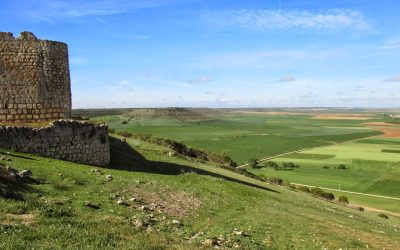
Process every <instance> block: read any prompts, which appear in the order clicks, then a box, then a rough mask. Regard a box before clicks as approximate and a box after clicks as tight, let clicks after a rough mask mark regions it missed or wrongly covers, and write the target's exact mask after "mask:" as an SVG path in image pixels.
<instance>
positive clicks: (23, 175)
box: [17, 170, 32, 179]
mask: <svg viewBox="0 0 400 250" xmlns="http://www.w3.org/2000/svg"><path fill="white" fill-rule="evenodd" d="M17 176H19V177H20V178H22V179H25V178H31V177H32V171H31V170H22V171H20V172H19V173H17Z"/></svg>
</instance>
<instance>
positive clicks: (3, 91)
mask: <svg viewBox="0 0 400 250" xmlns="http://www.w3.org/2000/svg"><path fill="white" fill-rule="evenodd" d="M70 117H71V84H70V76H69V65H68V47H67V45H66V44H65V43H61V42H53V41H47V40H38V39H37V38H36V37H35V35H33V34H32V33H30V32H22V33H21V36H20V37H19V38H14V37H13V35H12V33H0V122H12V123H19V122H22V123H26V122H41V121H51V120H54V119H60V118H70Z"/></svg>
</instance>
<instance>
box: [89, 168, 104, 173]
mask: <svg viewBox="0 0 400 250" xmlns="http://www.w3.org/2000/svg"><path fill="white" fill-rule="evenodd" d="M90 172H92V173H96V174H100V173H101V172H100V170H99V169H97V168H94V169H92V170H90Z"/></svg>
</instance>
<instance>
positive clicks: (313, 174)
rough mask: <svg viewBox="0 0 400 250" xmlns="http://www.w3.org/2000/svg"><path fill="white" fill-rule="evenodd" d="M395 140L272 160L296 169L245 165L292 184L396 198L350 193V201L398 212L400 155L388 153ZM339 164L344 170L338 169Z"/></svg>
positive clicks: (369, 141)
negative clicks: (256, 167) (293, 165)
mask: <svg viewBox="0 0 400 250" xmlns="http://www.w3.org/2000/svg"><path fill="white" fill-rule="evenodd" d="M399 142H400V140H399V139H394V138H384V137H374V138H373V139H365V140H360V141H356V142H350V143H344V144H340V145H334V146H328V147H322V148H316V149H311V150H306V151H302V152H301V153H293V154H289V155H286V156H283V157H280V158H275V159H273V161H275V162H277V163H278V164H282V163H283V162H293V163H296V164H298V165H299V166H300V167H299V168H295V169H293V170H275V169H273V168H269V167H262V168H258V169H254V168H248V171H250V172H252V173H255V174H258V175H265V176H272V177H278V178H282V179H284V180H286V181H289V182H292V183H299V184H305V185H310V186H318V187H323V188H330V189H337V190H345V191H352V192H359V193H366V194H373V195H381V196H390V197H395V198H399V200H393V199H392V200H390V199H389V200H387V199H382V198H375V197H365V196H364V197H360V196H359V195H352V198H353V199H352V202H354V203H359V204H362V205H368V206H371V207H377V208H381V209H387V210H390V211H395V212H399V211H400V155H399V154H397V153H392V152H396V150H399V149H400V145H399ZM388 150H389V151H390V152H387V151H388ZM261 164H262V163H261ZM341 164H343V165H344V166H345V167H346V169H339V168H338V166H340V165H341Z"/></svg>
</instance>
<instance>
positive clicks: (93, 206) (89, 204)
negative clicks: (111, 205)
mask: <svg viewBox="0 0 400 250" xmlns="http://www.w3.org/2000/svg"><path fill="white" fill-rule="evenodd" d="M85 206H86V207H88V208H93V209H99V208H100V206H99V205H98V204H95V203H92V202H90V201H85Z"/></svg>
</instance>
